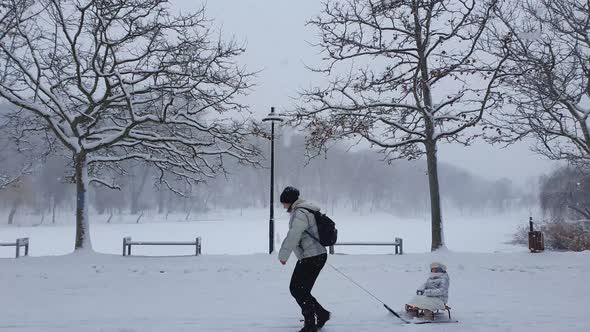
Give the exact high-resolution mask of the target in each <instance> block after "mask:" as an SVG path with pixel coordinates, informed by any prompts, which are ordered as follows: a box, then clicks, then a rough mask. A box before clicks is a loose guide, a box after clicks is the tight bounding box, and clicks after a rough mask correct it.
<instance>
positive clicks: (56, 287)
mask: <svg viewBox="0 0 590 332" xmlns="http://www.w3.org/2000/svg"><path fill="white" fill-rule="evenodd" d="M146 217H147V216H146ZM158 219H160V218H159V217H157V216H154V217H152V218H151V219H150V218H145V219H142V223H140V224H133V223H132V220H134V219H132V218H131V217H130V218H129V220H118V221H117V222H125V221H127V222H128V223H124V224H120V223H117V224H111V225H105V224H101V223H95V224H93V225H91V226H92V240H93V244H94V247H95V248H96V250H97V251H99V252H101V253H102V254H101V253H98V254H91V253H84V254H70V255H67V253H69V252H71V248H72V246H73V228H72V227H71V226H68V225H63V224H60V225H58V226H37V227H5V226H3V227H1V228H0V241H3V240H10V239H14V238H16V237H18V236H29V237H30V238H31V255H32V256H33V257H27V258H21V259H18V260H15V259H13V258H2V259H0V285H1V286H0V296H1V298H0V299H1V303H2V305H1V306H0V331H17V332H21V331H60V332H70V331H76V332H79V331H97V332H98V331H101V332H103V331H104V332H107V331H108V332H110V331H119V332H122V331H125V332H132V331H137V332H140V331H142V332H143V331H298V329H299V327H300V324H301V323H300V322H299V319H300V314H299V313H298V307H297V305H296V303H295V302H294V300H292V298H291V296H290V294H289V290H288V283H289V279H290V276H291V271H292V268H293V264H294V259H293V257H292V258H291V260H290V262H289V263H288V265H287V266H285V267H283V266H281V265H280V264H279V263H278V261H277V260H276V256H274V255H273V256H269V255H265V254H263V252H264V251H265V250H266V236H267V235H266V234H267V233H266V225H267V223H266V217H265V213H264V211H246V212H245V213H244V214H243V215H230V214H226V215H221V216H219V215H218V216H210V218H208V219H207V218H201V219H200V220H199V221H197V220H193V221H192V222H186V221H181V222H172V221H174V218H172V217H171V218H169V220H170V222H157V221H159V220H158ZM336 219H337V221H338V227H339V230H340V235H341V239H342V240H391V239H392V238H393V237H394V236H400V237H403V238H404V241H405V249H406V251H407V252H409V253H408V254H405V255H402V256H396V255H389V254H383V253H386V252H391V249H383V248H347V249H345V250H344V251H346V252H348V253H365V254H351V255H335V256H330V257H329V260H328V262H329V263H330V264H332V265H333V266H335V267H337V268H338V269H340V270H341V271H342V272H344V273H345V274H347V275H349V276H350V277H352V278H353V279H355V280H356V281H358V282H359V283H361V284H362V285H363V286H365V287H366V288H367V289H368V290H370V291H371V292H374V293H375V294H376V295H377V296H378V297H379V298H381V299H382V300H383V301H385V302H386V303H387V304H389V305H390V306H391V307H393V308H398V309H400V310H401V308H402V307H403V305H404V303H405V301H407V300H409V299H410V298H411V297H412V295H413V294H414V292H415V289H416V287H417V286H418V285H419V284H420V283H421V282H423V281H424V280H425V278H426V277H427V272H428V264H429V263H430V262H431V261H433V260H441V261H443V262H444V263H446V264H447V265H448V269H449V274H450V277H451V288H450V301H449V304H450V305H451V306H452V307H453V315H454V316H455V318H457V319H458V320H460V323H459V324H441V325H421V326H418V325H412V326H408V325H401V324H400V322H399V320H397V318H395V317H394V316H393V315H391V314H390V313H388V312H387V311H385V310H384V308H383V307H382V306H381V304H379V303H378V302H376V301H375V300H374V299H372V298H371V297H370V296H368V295H367V294H365V293H364V292H363V291H362V290H360V289H358V288H356V287H355V286H354V285H352V284H351V283H350V282H349V281H348V280H346V279H344V278H343V277H342V276H340V275H339V274H338V273H336V272H335V271H334V270H332V269H331V268H330V267H329V266H327V267H326V268H325V270H324V272H323V273H322V275H321V276H320V278H319V280H318V282H317V285H316V288H315V289H314V293H315V295H317V297H318V299H319V300H320V301H321V302H322V303H323V304H324V305H325V306H326V307H327V308H328V309H329V310H331V311H332V312H333V314H334V316H333V319H332V320H331V321H330V322H329V323H328V325H327V326H326V327H325V328H324V330H323V331H326V332H331V331H332V332H335V331H404V330H407V331H485V332H488V331H529V330H530V331H568V332H571V331H589V330H590V317H589V316H588V315H587V309H586V303H587V299H588V298H590V286H589V285H590V284H589V283H588V280H590V252H583V253H555V252H545V253H540V254H529V253H528V252H526V249H525V248H521V247H515V246H510V245H506V244H504V243H505V242H506V241H507V240H509V239H510V234H511V233H513V231H514V229H515V227H516V225H517V224H522V223H524V222H526V215H518V214H517V215H513V216H496V217H488V218H477V219H475V218H450V217H447V218H446V220H447V222H446V228H445V232H446V238H447V242H448V246H449V248H450V249H451V250H452V251H446V252H438V253H434V254H433V253H425V252H427V251H428V244H429V236H428V234H429V224H428V220H426V219H415V220H409V219H400V218H393V217H390V216H385V215H382V216H378V215H373V216H367V217H361V216H355V215H352V214H348V215H347V214H344V213H343V214H341V215H336ZM475 220H477V222H476V221H475ZM94 221H95V222H96V221H97V218H96V217H95V219H94ZM277 225H278V233H279V234H285V231H286V228H285V227H286V218H285V215H283V214H279V220H278V221H277ZM197 235H199V236H202V237H203V240H204V245H203V254H204V255H203V256H200V257H194V256H185V257H179V256H174V257H148V256H132V257H122V256H120V252H121V238H122V237H123V236H133V238H134V239H137V240H185V239H191V238H194V237H195V236H197ZM192 252H193V249H192V248H173V249H172V248H164V247H153V248H137V249H135V248H134V253H136V254H138V255H183V254H190V253H192ZM105 253H112V254H116V255H110V254H105ZM366 253H381V254H371V255H367V254H366ZM0 254H1V255H2V257H10V256H11V255H12V254H13V252H12V250H7V249H2V251H1V252H0ZM63 254H66V255H63ZM224 254H229V255H224ZM46 255H63V256H46ZM35 256H41V257H35Z"/></svg>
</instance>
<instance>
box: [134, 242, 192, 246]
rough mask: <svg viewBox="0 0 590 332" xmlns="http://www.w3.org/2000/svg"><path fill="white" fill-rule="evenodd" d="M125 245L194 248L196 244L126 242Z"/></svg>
mask: <svg viewBox="0 0 590 332" xmlns="http://www.w3.org/2000/svg"><path fill="white" fill-rule="evenodd" d="M127 244H131V245H134V246H135V245H138V246H176V245H178V246H189V245H190V246H194V245H196V244H197V242H127Z"/></svg>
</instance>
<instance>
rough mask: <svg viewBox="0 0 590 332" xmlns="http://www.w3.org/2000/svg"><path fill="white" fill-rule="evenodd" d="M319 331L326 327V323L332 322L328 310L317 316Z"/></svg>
mask: <svg viewBox="0 0 590 332" xmlns="http://www.w3.org/2000/svg"><path fill="white" fill-rule="evenodd" d="M316 318H317V323H316V326H317V327H318V329H321V328H322V327H324V325H326V322H327V321H329V320H330V312H329V311H328V310H321V311H320V312H318V313H317V314H316Z"/></svg>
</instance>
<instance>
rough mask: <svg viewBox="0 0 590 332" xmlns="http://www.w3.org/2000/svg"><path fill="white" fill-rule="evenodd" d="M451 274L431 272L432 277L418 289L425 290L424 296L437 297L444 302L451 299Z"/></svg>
mask: <svg viewBox="0 0 590 332" xmlns="http://www.w3.org/2000/svg"><path fill="white" fill-rule="evenodd" d="M449 284H450V280H449V275H448V274H447V273H430V277H428V279H427V280H426V282H425V283H424V285H422V287H420V288H419V289H418V290H419V291H423V292H424V296H428V297H436V298H439V299H441V300H442V301H443V302H444V303H448V301H449Z"/></svg>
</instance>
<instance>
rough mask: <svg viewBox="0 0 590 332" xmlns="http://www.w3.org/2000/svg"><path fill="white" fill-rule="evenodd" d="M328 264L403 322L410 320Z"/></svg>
mask: <svg viewBox="0 0 590 332" xmlns="http://www.w3.org/2000/svg"><path fill="white" fill-rule="evenodd" d="M327 264H328V266H330V267H331V268H332V269H334V271H336V272H338V273H339V274H340V275H341V276H343V277H344V278H346V279H347V280H348V281H350V282H352V283H353V284H354V285H356V286H357V287H358V288H360V289H362V290H363V291H364V292H365V293H367V294H369V295H370V296H371V297H372V298H374V299H375V300H377V302H379V303H381V304H383V306H384V307H385V309H387V310H388V311H389V312H391V313H392V314H394V315H395V317H397V318H399V319H400V320H402V321H403V322H404V323H410V321H408V320H406V319H405V318H403V317H402V316H400V315H399V314H398V313H397V312H395V311H394V310H393V309H391V308H390V307H389V306H387V304H385V302H383V301H381V300H380V299H379V298H378V297H377V296H375V295H374V294H373V293H371V292H369V291H368V290H367V289H366V288H364V287H363V286H361V285H360V284H359V283H358V282H356V281H354V280H353V279H352V278H351V277H349V276H347V275H346V274H345V273H344V272H342V271H340V270H338V269H337V268H336V267H334V266H333V265H332V264H330V263H327Z"/></svg>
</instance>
